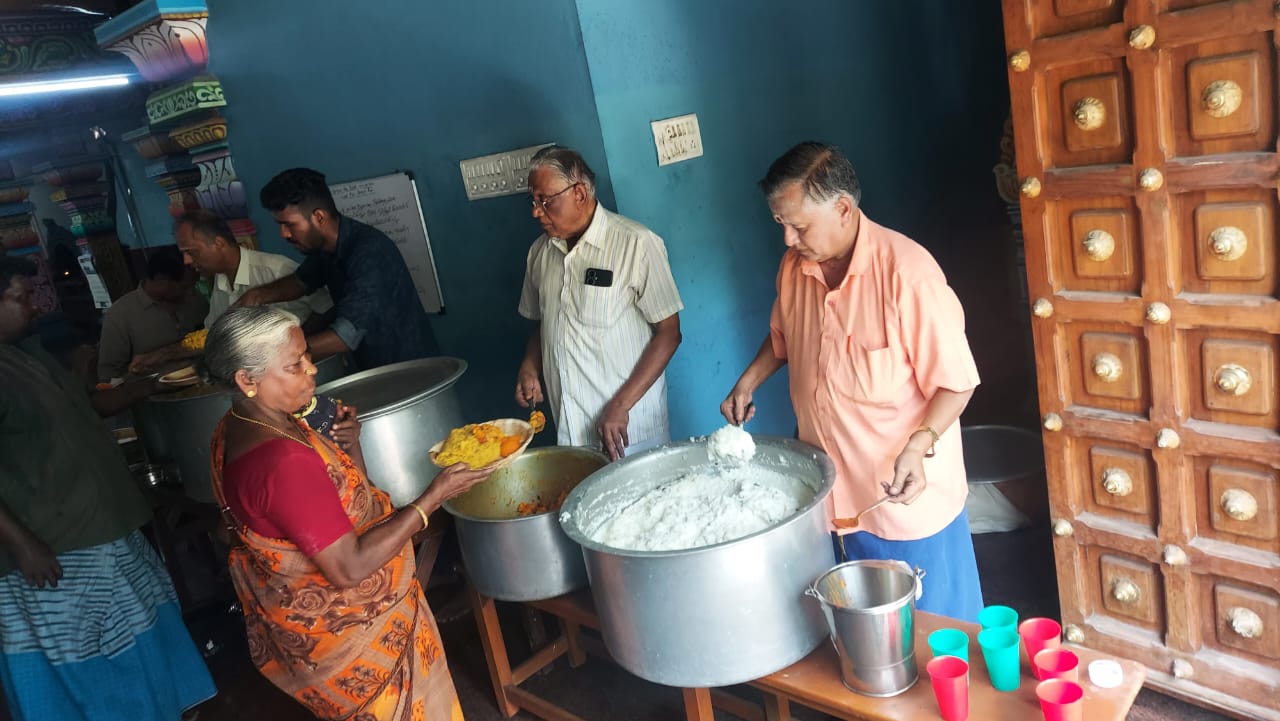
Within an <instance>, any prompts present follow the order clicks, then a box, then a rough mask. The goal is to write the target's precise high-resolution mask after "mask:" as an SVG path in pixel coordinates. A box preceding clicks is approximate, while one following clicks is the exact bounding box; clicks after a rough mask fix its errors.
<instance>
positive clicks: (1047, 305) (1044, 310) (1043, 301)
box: [1031, 298, 1053, 318]
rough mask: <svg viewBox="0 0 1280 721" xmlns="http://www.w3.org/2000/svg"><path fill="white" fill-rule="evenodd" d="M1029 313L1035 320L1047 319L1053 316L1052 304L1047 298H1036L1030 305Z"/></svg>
mask: <svg viewBox="0 0 1280 721" xmlns="http://www.w3.org/2000/svg"><path fill="white" fill-rule="evenodd" d="M1031 313H1032V315H1034V316H1035V317H1037V318H1048V317H1049V316H1051V315H1053V303H1052V302H1050V301H1049V299H1048V298H1036V302H1035V303H1032V304H1031Z"/></svg>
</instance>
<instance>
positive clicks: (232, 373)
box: [204, 306, 298, 390]
mask: <svg viewBox="0 0 1280 721" xmlns="http://www.w3.org/2000/svg"><path fill="white" fill-rule="evenodd" d="M297 327H298V318H297V316H295V315H293V314H292V313H289V312H288V311H283V310H280V309H278V308H272V307H270V306H263V307H261V308H229V309H227V311H226V312H225V313H223V314H222V315H221V316H220V317H219V318H218V320H216V321H214V323H213V327H211V328H210V329H209V336H208V338H206V339H205V344H204V366H205V369H206V370H207V371H208V372H209V380H210V382H212V383H213V384H214V385H218V386H221V387H223V388H226V389H228V390H238V389H239V386H237V385H236V373H237V372H238V371H242V370H243V371H245V372H246V373H248V374H249V377H250V378H253V379H257V378H260V377H261V376H262V374H263V373H266V371H267V367H268V366H270V365H271V361H273V360H275V358H276V356H277V355H278V354H279V353H280V350H281V349H282V348H283V347H284V344H285V343H287V342H288V340H289V331H290V330H292V329H294V328H297Z"/></svg>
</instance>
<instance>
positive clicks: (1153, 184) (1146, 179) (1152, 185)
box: [1138, 168, 1164, 192]
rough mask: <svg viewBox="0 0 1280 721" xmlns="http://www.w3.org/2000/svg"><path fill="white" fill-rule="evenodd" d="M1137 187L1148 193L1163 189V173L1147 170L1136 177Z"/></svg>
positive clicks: (1151, 169)
mask: <svg viewBox="0 0 1280 721" xmlns="http://www.w3.org/2000/svg"><path fill="white" fill-rule="evenodd" d="M1138 185H1139V186H1141V187H1142V189H1143V190H1146V191H1148V192H1150V191H1153V190H1159V189H1161V188H1163V187H1164V173H1161V172H1160V171H1159V170H1156V169H1155V168H1147V169H1146V170H1144V171H1142V172H1141V173H1140V174H1139V175H1138Z"/></svg>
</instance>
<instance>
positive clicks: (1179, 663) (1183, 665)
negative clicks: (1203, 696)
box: [1173, 658, 1196, 681]
mask: <svg viewBox="0 0 1280 721" xmlns="http://www.w3.org/2000/svg"><path fill="white" fill-rule="evenodd" d="M1195 675H1196V669H1195V667H1194V666H1192V665H1191V664H1190V663H1189V662H1187V661H1183V660H1182V659H1180V658H1179V659H1175V660H1174V662H1173V677H1174V678H1176V679H1179V680H1182V681H1185V680H1187V679H1189V678H1192V677H1193V676H1195Z"/></svg>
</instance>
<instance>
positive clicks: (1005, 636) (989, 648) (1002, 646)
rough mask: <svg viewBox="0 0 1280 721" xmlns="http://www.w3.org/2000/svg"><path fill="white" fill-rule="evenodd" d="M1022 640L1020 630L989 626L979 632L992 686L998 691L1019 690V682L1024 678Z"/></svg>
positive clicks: (980, 644)
mask: <svg viewBox="0 0 1280 721" xmlns="http://www.w3.org/2000/svg"><path fill="white" fill-rule="evenodd" d="M1020 642H1021V639H1020V638H1019V636H1018V632H1017V631H1013V630H1010V629H1007V628H988V629H987V630H985V631H983V632H982V633H979V634H978V646H980V647H981V648H982V660H983V661H986V663H987V675H988V676H990V677H991V686H992V688H994V689H995V690H997V691H1017V690H1018V683H1019V682H1020V681H1021V679H1022V673H1021V665H1020V660H1019V644H1020Z"/></svg>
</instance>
